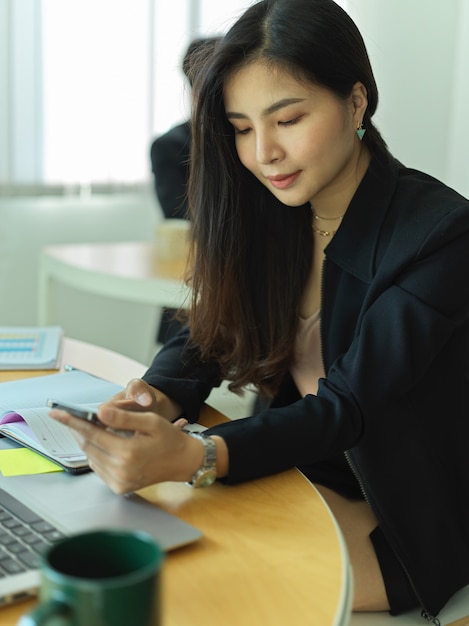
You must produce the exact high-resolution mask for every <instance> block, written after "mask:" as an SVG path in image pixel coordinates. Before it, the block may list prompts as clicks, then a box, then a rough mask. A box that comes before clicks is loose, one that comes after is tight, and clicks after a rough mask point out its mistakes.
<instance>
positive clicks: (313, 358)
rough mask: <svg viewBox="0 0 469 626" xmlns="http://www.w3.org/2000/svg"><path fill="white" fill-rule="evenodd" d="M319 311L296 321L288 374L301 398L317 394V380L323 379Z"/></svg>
mask: <svg viewBox="0 0 469 626" xmlns="http://www.w3.org/2000/svg"><path fill="white" fill-rule="evenodd" d="M320 324H321V317H320V311H317V312H316V313H314V314H313V315H311V317H308V318H306V319H304V318H302V317H300V318H299V320H298V332H297V334H296V340H295V353H294V360H293V364H292V366H291V367H290V373H291V375H292V377H293V380H294V381H295V384H296V386H297V388H298V391H299V392H300V394H301V395H302V396H305V395H306V394H308V393H312V394H314V395H316V394H317V392H318V379H319V378H325V376H326V375H325V372H324V367H323V364H322V356H321V335H320V332H319V329H320Z"/></svg>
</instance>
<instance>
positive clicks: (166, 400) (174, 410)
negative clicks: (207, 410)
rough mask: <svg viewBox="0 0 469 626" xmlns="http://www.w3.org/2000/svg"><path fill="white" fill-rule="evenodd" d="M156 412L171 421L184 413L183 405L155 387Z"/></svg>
mask: <svg viewBox="0 0 469 626" xmlns="http://www.w3.org/2000/svg"><path fill="white" fill-rule="evenodd" d="M154 393H155V400H156V412H157V413H158V415H161V417H164V418H166V419H167V420H168V421H169V422H174V420H176V419H177V418H178V417H180V415H181V413H182V406H181V405H180V404H179V403H178V402H176V401H175V400H173V399H172V398H170V397H169V396H167V395H166V394H165V393H163V392H162V391H159V390H158V389H155V392H154Z"/></svg>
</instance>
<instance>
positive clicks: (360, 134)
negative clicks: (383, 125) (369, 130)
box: [357, 122, 366, 141]
mask: <svg viewBox="0 0 469 626" xmlns="http://www.w3.org/2000/svg"><path fill="white" fill-rule="evenodd" d="M365 133H366V128H363V126H362V123H361V122H358V124H357V135H358V139H360V141H361V140H362V139H363V135H364V134H365Z"/></svg>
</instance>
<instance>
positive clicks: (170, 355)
mask: <svg viewBox="0 0 469 626" xmlns="http://www.w3.org/2000/svg"><path fill="white" fill-rule="evenodd" d="M142 378H143V380H145V381H146V382H147V383H148V384H149V385H151V386H152V387H155V388H156V389H159V390H160V391H162V392H163V393H165V394H166V395H167V396H169V397H170V398H173V400H176V401H177V402H178V403H179V404H180V405H181V406H182V408H183V415H184V417H186V418H187V419H188V420H189V422H196V421H197V420H198V418H199V412H200V407H201V406H202V404H203V403H204V402H205V400H206V399H207V397H208V395H209V394H210V392H211V390H212V389H213V387H218V386H219V385H220V383H221V378H220V368H219V366H218V364H217V363H213V362H209V363H207V362H204V361H202V360H201V359H200V356H199V351H198V350H197V348H195V347H194V346H193V345H191V343H190V340H189V331H188V329H187V327H186V328H183V329H182V330H181V331H180V332H179V333H178V334H177V335H176V336H175V337H173V338H172V339H170V340H169V341H168V342H167V343H166V344H165V345H164V346H163V348H162V349H161V350H160V351H159V352H158V354H157V355H156V356H155V358H154V359H153V362H152V364H151V365H150V367H149V369H148V370H147V372H145V374H144V375H143V376H142Z"/></svg>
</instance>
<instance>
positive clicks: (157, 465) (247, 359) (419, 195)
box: [54, 0, 469, 623]
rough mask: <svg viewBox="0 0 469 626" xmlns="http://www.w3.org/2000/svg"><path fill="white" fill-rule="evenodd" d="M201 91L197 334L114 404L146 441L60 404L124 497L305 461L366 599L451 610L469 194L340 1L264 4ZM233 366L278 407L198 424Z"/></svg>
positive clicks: (463, 539)
mask: <svg viewBox="0 0 469 626" xmlns="http://www.w3.org/2000/svg"><path fill="white" fill-rule="evenodd" d="M197 89H198V93H199V94H200V96H199V100H198V103H197V107H196V111H195V113H194V119H193V132H194V135H193V143H194V146H193V150H194V152H193V159H192V163H193V168H192V172H191V183H190V205H191V210H192V212H193V214H192V219H193V238H194V245H193V265H192V277H191V285H192V288H193V301H192V307H191V310H190V312H189V328H190V330H189V329H187V330H185V331H183V332H182V333H181V334H180V335H179V336H178V337H176V338H175V339H173V340H172V341H171V342H170V343H168V344H167V345H166V346H165V348H164V349H163V350H162V351H161V352H160V353H159V354H158V355H157V356H156V358H155V360H154V362H153V364H152V365H151V367H150V368H149V370H148V371H147V373H146V374H145V376H144V377H143V380H138V381H131V382H130V383H129V385H128V387H127V389H126V391H125V392H123V393H122V394H120V395H119V396H117V397H116V398H113V399H112V400H110V401H109V402H108V403H106V404H104V405H103V406H102V407H101V409H100V417H101V419H102V421H103V422H104V423H105V424H106V425H108V426H112V427H114V428H119V429H121V428H126V429H128V430H130V431H135V435H134V436H133V437H132V438H130V439H125V440H124V439H120V438H118V437H116V436H115V435H113V434H112V433H110V432H105V431H104V430H100V429H96V428H93V427H92V426H90V425H83V424H81V423H79V422H78V421H77V420H74V419H73V418H72V417H70V416H68V415H67V414H64V413H60V412H58V413H57V412H56V413H54V416H55V417H56V419H59V420H60V421H62V422H63V423H66V424H68V425H70V426H72V427H73V428H75V429H76V430H77V431H78V432H79V433H80V434H81V437H82V439H83V444H82V445H83V449H84V450H85V452H86V453H87V454H88V456H89V459H90V462H91V465H92V467H93V469H94V470H95V471H96V472H97V473H98V474H99V475H100V476H101V477H102V478H103V480H105V481H106V482H107V483H108V484H109V485H110V487H111V488H112V489H113V490H114V491H116V492H118V493H123V492H126V491H130V490H132V489H136V488H139V487H143V486H144V485H148V484H151V483H154V482H158V481H162V480H181V481H191V480H192V481H193V482H195V483H196V484H198V483H202V484H209V483H210V482H212V481H213V480H214V478H215V471H216V476H217V478H219V479H222V480H224V481H225V482H226V483H228V484H234V483H237V482H240V481H245V480H249V479H254V478H256V477H259V476H264V475H267V474H272V473H275V472H280V471H283V470H286V469H288V468H291V467H294V466H297V467H299V468H300V469H301V470H302V471H303V472H304V473H305V474H306V476H307V477H308V478H310V480H312V481H313V482H314V483H315V484H317V485H318V488H319V489H320V491H321V493H322V494H323V495H324V497H325V498H326V500H327V501H328V503H329V505H330V506H331V508H332V510H333V511H334V513H335V515H336V517H337V519H338V522H339V524H340V526H341V528H342V531H343V533H344V536H345V539H346V541H347V544H348V547H349V551H350V557H351V561H352V566H353V569H354V579H355V597H354V609H355V610H390V611H391V613H393V614H397V613H400V612H402V611H405V610H408V609H411V608H415V607H419V606H420V607H421V609H422V612H423V613H424V616H425V617H426V619H427V620H428V621H434V623H437V620H436V618H434V617H433V616H434V615H436V614H437V613H438V612H439V611H440V610H441V608H442V607H443V606H444V604H445V603H446V601H447V600H448V599H449V597H450V596H451V595H452V594H453V593H454V592H455V591H456V590H458V589H459V588H461V587H463V586H464V585H466V584H468V583H469V572H468V569H467V564H466V555H467V553H468V549H469V507H468V504H467V498H466V497H465V494H467V493H468V492H469V463H468V460H467V459H468V458H469V456H468V454H467V445H468V441H469V420H468V419H467V407H468V399H469V345H468V344H469V341H468V340H469V321H468V312H469V284H468V281H467V276H466V268H467V263H468V256H469V203H468V201H467V200H465V199H464V198H462V197H461V196H460V195H458V194H457V193H456V192H454V191H452V190H450V189H448V188H447V187H445V186H444V185H443V184H442V183H440V182H438V181H436V180H434V179H432V178H430V177H428V176H426V175H425V174H422V173H420V172H417V171H414V170H410V169H407V168H406V167H404V166H403V165H401V164H400V163H399V162H397V161H396V160H395V159H394V158H393V157H392V156H391V155H390V154H389V152H388V150H387V148H386V145H385V143H384V141H383V139H382V138H381V136H380V134H379V132H378V131H377V129H376V128H375V126H374V124H373V121H372V116H373V114H374V113H375V110H376V106H377V100H378V96H377V89H376V85H375V81H374V78H373V73H372V70H371V67H370V64H369V60H368V57H367V53H366V50H365V47H364V44H363V41H362V38H361V36H360V34H359V32H358V31H357V29H356V26H355V25H354V24H353V22H352V21H351V19H350V18H349V17H348V16H347V14H346V13H345V12H344V11H343V10H342V9H340V8H339V7H338V6H337V5H336V4H335V3H334V2H333V1H332V0H266V1H262V2H259V3H258V4H256V5H254V6H252V7H251V8H249V9H248V10H247V11H246V13H245V14H244V15H243V16H242V17H241V18H240V19H239V21H238V22H237V23H236V24H235V25H234V26H233V27H232V29H231V30H230V31H229V32H228V34H227V35H226V36H225V38H224V39H223V41H222V43H221V44H220V46H219V48H218V49H217V51H216V53H215V55H214V56H213V58H212V59H211V60H210V61H209V62H208V63H207V66H206V67H204V69H203V72H201V75H200V84H199V85H198V86H197ZM224 378H225V379H228V380H230V381H231V387H232V389H233V390H235V391H238V390H241V389H242V388H243V387H244V386H245V385H246V384H248V383H251V384H254V385H256V386H257V388H258V389H259V391H260V392H261V393H262V394H263V396H265V397H266V398H268V399H269V402H270V406H269V407H268V408H266V409H265V410H263V411H261V412H260V413H258V414H257V415H255V416H252V417H249V418H247V419H244V420H236V421H233V422H229V423H227V424H223V425H221V426H218V427H216V428H213V429H211V430H209V431H207V433H206V435H207V437H206V439H205V440H204V441H202V440H201V439H200V437H199V438H197V437H194V436H188V435H187V434H186V433H185V432H183V431H181V429H180V427H181V426H182V425H183V424H184V423H185V420H186V419H187V420H188V421H190V422H193V421H196V420H197V417H198V412H199V407H200V406H201V404H202V403H203V401H204V400H205V398H206V397H207V396H208V394H209V392H210V390H211V389H212V387H213V386H215V385H218V384H219V383H220V381H221V379H224ZM182 418H184V419H182ZM175 426H176V427H175ZM214 470H215V471H214ZM463 494H464V496H463Z"/></svg>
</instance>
